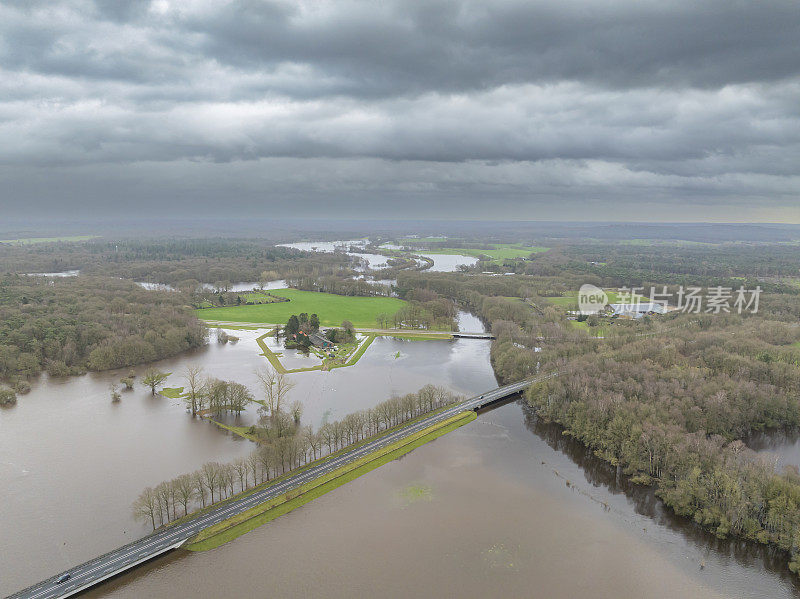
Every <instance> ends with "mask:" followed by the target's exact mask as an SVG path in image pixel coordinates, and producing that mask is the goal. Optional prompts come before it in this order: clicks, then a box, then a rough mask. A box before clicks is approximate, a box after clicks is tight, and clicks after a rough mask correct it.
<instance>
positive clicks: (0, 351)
mask: <svg viewBox="0 0 800 599" xmlns="http://www.w3.org/2000/svg"><path fill="white" fill-rule="evenodd" d="M205 338H206V332H205V329H204V327H203V325H202V324H200V323H199V322H198V321H197V319H196V318H195V317H194V314H193V313H192V312H191V310H189V309H187V308H186V307H184V306H183V305H181V301H180V298H179V297H177V296H176V295H175V294H171V293H167V292H158V291H147V290H144V289H142V288H140V287H139V286H137V285H135V284H134V283H132V282H130V281H123V280H119V279H116V278H106V277H84V276H81V277H69V278H55V279H50V278H43V277H26V276H18V275H6V276H3V277H1V278H0V379H4V380H6V381H8V382H10V383H11V384H12V385H15V386H16V387H17V390H18V391H24V390H26V389H27V388H28V384H27V379H29V378H30V377H33V376H35V375H37V374H38V373H39V372H41V371H42V370H47V372H48V373H49V374H51V375H53V376H64V375H68V374H77V373H81V372H85V371H86V370H108V369H111V368H120V367H123V366H132V365H135V364H143V363H147V362H152V361H155V360H159V359H161V358H166V357H168V356H173V355H175V354H178V353H180V352H182V351H185V350H187V349H189V348H192V347H198V346H200V345H203V344H204V343H205Z"/></svg>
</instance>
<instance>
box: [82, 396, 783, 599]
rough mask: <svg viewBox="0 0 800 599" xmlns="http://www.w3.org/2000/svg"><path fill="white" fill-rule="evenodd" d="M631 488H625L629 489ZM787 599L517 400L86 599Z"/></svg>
mask: <svg viewBox="0 0 800 599" xmlns="http://www.w3.org/2000/svg"><path fill="white" fill-rule="evenodd" d="M624 491H628V492H627V493H625V492H624ZM254 593H256V594H259V595H267V594H268V595H270V596H276V597H300V596H302V597H308V596H325V597H343V598H344V597H363V596H387V597H420V596H423V597H428V596H448V597H449V596H458V597H494V596H500V597H530V596H537V597H549V598H550V597H553V598H561V597H563V598H567V597H570V598H571V597H598V598H627V597H664V598H665V599H666V598H669V599H673V598H675V597H709V598H710V597H752V598H755V597H758V598H761V597H793V596H796V585H795V582H794V579H793V577H792V575H791V574H790V573H789V572H788V570H786V569H785V567H784V566H783V565H782V563H781V561H780V558H779V556H776V555H772V554H771V553H770V552H768V551H765V550H763V549H761V548H758V547H754V546H751V545H747V544H739V543H729V542H723V541H720V540H718V539H715V538H714V537H713V536H711V535H708V534H706V533H704V532H703V531H702V530H700V529H698V528H696V527H694V526H693V525H691V524H689V523H687V522H685V521H683V520H680V519H677V518H675V517H673V516H671V515H670V514H669V513H668V512H666V511H665V510H664V509H663V507H662V506H661V505H660V503H659V502H658V501H657V500H656V499H655V498H654V496H653V494H652V492H650V491H649V490H647V489H641V488H632V489H628V488H627V487H626V483H625V482H624V481H620V482H618V481H617V480H616V477H615V474H614V472H613V470H612V469H611V468H609V467H608V466H607V465H605V464H603V463H602V462H600V461H599V460H597V459H596V458H594V457H593V456H591V455H590V454H587V452H586V451H585V450H584V449H583V448H581V447H580V446H579V445H577V444H575V443H574V442H571V441H570V440H568V439H565V438H564V437H563V436H562V435H561V434H560V431H558V429H557V428H555V427H553V426H552V425H545V424H542V423H540V422H538V421H537V420H536V418H535V417H534V415H533V414H532V413H531V411H530V410H529V409H528V408H527V407H525V406H523V405H522V404H521V403H510V404H507V405H505V406H502V407H500V408H497V409H494V410H492V411H488V412H484V413H483V414H481V415H480V416H479V418H478V420H476V421H475V422H473V423H470V424H469V425H467V426H465V427H462V428H461V429H459V430H457V431H455V432H453V433H450V434H448V435H446V436H445V437H442V438H440V439H437V440H436V441H434V442H432V443H429V444H427V445H425V446H423V447H421V448H418V449H416V450H414V451H413V452H412V453H410V454H408V455H406V456H404V457H403V458H401V459H400V460H396V461H394V462H392V463H390V464H387V465H385V466H382V467H381V468H379V469H377V470H374V471H373V472H370V473H368V474H366V475H364V476H362V477H360V478H359V479H357V480H355V481H353V482H351V483H348V484H347V485H345V486H343V487H340V488H339V489H336V490H334V491H332V492H330V493H328V494H327V495H325V496H323V497H321V498H319V499H316V500H314V501H313V502H311V503H309V504H307V505H305V506H303V507H301V508H299V509H297V510H295V511H293V512H291V513H290V514H288V515H286V516H283V517H281V518H279V519H278V520H276V521H274V522H272V523H270V524H268V525H265V526H262V527H260V528H258V529H256V530H254V531H252V532H250V533H248V534H246V535H244V536H242V537H240V538H238V539H236V540H234V541H232V542H231V543H228V544H227V545H224V546H222V547H219V548H217V549H215V550H212V551H208V552H204V553H190V552H185V551H178V552H175V553H173V554H171V555H169V556H165V557H162V558H158V559H156V560H154V561H152V562H150V563H148V564H146V565H145V566H143V567H141V568H139V569H137V570H136V571H133V572H131V573H128V574H126V575H123V576H121V577H118V578H116V579H114V580H112V581H109V582H107V583H105V584H103V585H102V586H100V587H98V588H97V589H95V590H93V591H91V592H90V593H89V594H88V596H90V597H116V598H125V597H164V596H170V597H222V596H226V597H234V596H251V595H253V594H254Z"/></svg>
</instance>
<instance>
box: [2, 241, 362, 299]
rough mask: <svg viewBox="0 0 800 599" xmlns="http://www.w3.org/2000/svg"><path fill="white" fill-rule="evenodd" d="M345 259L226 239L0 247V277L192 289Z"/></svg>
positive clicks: (317, 272) (313, 269)
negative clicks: (75, 278) (67, 274)
mask: <svg viewBox="0 0 800 599" xmlns="http://www.w3.org/2000/svg"><path fill="white" fill-rule="evenodd" d="M352 266H353V264H352V260H351V259H350V257H348V256H347V255H345V254H324V253H310V252H301V251H299V250H296V249H293V248H286V247H276V246H269V245H266V244H265V243H263V242H258V241H248V240H235V239H232V240H226V239H186V240H120V241H100V240H94V241H86V242H80V243H43V244H35V245H28V246H14V245H7V244H0V273H5V272H12V273H27V272H62V271H66V270H80V271H81V273H82V274H90V275H107V276H115V277H122V278H126V279H133V280H137V281H148V282H152V283H163V284H167V285H172V286H173V287H184V288H186V287H192V285H196V284H198V283H207V284H211V285H214V284H216V283H226V282H227V283H228V284H230V283H237V282H241V281H258V280H259V278H260V276H261V274H262V273H263V272H264V271H268V272H270V271H271V272H274V273H275V274H276V278H284V277H285V276H288V275H294V276H322V275H329V274H332V273H337V272H339V271H341V270H346V271H348V272H354V271H352V268H351V267H352Z"/></svg>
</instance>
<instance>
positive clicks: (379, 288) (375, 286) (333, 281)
mask: <svg viewBox="0 0 800 599" xmlns="http://www.w3.org/2000/svg"><path fill="white" fill-rule="evenodd" d="M286 283H287V285H289V286H290V287H294V288H295V289H303V290H305V291H323V292H325V293H335V294H337V295H358V296H366V297H369V296H384V297H390V296H391V295H392V288H391V286H389V285H383V284H381V283H373V282H370V281H365V280H363V279H352V278H346V277H344V276H322V277H317V276H289V277H288V278H286Z"/></svg>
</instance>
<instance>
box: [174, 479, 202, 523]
mask: <svg viewBox="0 0 800 599" xmlns="http://www.w3.org/2000/svg"><path fill="white" fill-rule="evenodd" d="M173 487H174V488H175V492H176V493H177V495H178V501H180V503H181V505H182V506H183V515H184V516H185V515H186V514H188V513H189V503H190V502H191V501H192V499H194V498H195V497H196V496H197V487H196V486H195V481H194V478H193V477H192V475H191V474H181V475H180V476H179V477H178V478H176V479H175V483H174V485H173Z"/></svg>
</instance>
